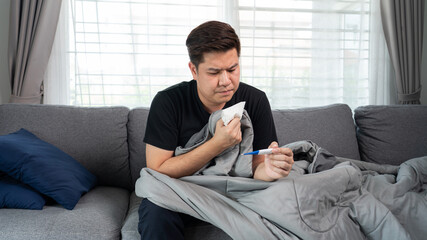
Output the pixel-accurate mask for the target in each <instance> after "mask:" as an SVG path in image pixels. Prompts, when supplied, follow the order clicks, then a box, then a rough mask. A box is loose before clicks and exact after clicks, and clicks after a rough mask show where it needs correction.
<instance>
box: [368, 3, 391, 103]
mask: <svg viewBox="0 0 427 240" xmlns="http://www.w3.org/2000/svg"><path fill="white" fill-rule="evenodd" d="M371 17H372V21H371V24H370V32H371V39H370V41H369V45H370V47H369V49H370V71H369V104H373V105H388V104H396V103H397V91H396V81H395V75H394V70H393V66H392V64H391V60H390V55H389V53H388V50H387V44H386V41H385V36H384V30H383V26H382V23H381V12H380V0H371Z"/></svg>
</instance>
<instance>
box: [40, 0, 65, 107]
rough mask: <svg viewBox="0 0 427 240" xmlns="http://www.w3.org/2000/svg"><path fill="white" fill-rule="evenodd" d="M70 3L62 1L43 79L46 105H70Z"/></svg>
mask: <svg viewBox="0 0 427 240" xmlns="http://www.w3.org/2000/svg"><path fill="white" fill-rule="evenodd" d="M69 3H70V2H69V1H67V0H64V1H62V6H61V12H60V14H59V19H58V28H57V30H56V34H55V40H54V42H53V46H52V52H51V55H50V58H49V63H48V66H47V69H46V72H45V76H44V79H43V86H44V96H43V103H44V104H60V105H69V104H70V67H71V65H70V54H69V38H68V36H69V35H70V34H69V28H68V26H69V22H68V18H69V14H68V11H69Z"/></svg>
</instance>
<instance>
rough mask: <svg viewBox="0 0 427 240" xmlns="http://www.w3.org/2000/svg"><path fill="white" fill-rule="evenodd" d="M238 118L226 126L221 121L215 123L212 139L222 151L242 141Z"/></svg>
mask: <svg viewBox="0 0 427 240" xmlns="http://www.w3.org/2000/svg"><path fill="white" fill-rule="evenodd" d="M240 125H241V124H240V118H233V120H231V121H230V122H229V123H228V125H227V126H224V122H223V121H222V119H219V120H218V121H217V122H216V129H215V134H214V136H213V138H212V140H213V141H216V142H217V143H218V144H219V145H220V146H221V147H222V148H223V150H225V149H227V148H229V147H231V146H234V145H236V144H238V143H240V142H241V141H242V130H241V129H240Z"/></svg>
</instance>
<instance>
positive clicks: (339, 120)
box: [273, 104, 360, 159]
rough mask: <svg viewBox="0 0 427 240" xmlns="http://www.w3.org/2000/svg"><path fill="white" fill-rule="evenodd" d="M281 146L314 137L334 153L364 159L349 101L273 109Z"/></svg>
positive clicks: (314, 139) (316, 141)
mask: <svg viewBox="0 0 427 240" xmlns="http://www.w3.org/2000/svg"><path fill="white" fill-rule="evenodd" d="M273 117H274V122H275V125H276V131H277V137H278V140H279V146H282V145H285V144H288V143H291V142H295V141H301V140H311V141H313V142H314V143H316V144H317V145H319V146H320V147H322V148H324V149H326V150H328V151H329V152H330V153H332V154H334V155H336V156H340V157H345V158H351V159H360V156H359V151H358V146H357V138H356V128H355V125H354V120H353V114H352V111H351V109H350V107H348V105H345V104H333V105H328V106H322V107H309V108H300V109H290V110H273Z"/></svg>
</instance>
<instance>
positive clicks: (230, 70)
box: [227, 68, 236, 73]
mask: <svg viewBox="0 0 427 240" xmlns="http://www.w3.org/2000/svg"><path fill="white" fill-rule="evenodd" d="M235 70H236V69H235V68H233V69H228V70H227V72H230V73H231V72H234V71H235Z"/></svg>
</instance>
